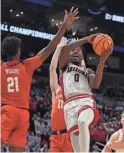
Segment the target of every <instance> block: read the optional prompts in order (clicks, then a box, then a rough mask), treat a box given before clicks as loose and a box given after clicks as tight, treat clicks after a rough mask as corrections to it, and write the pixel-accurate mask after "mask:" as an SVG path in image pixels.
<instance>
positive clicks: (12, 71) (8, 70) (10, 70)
mask: <svg viewBox="0 0 124 153" xmlns="http://www.w3.org/2000/svg"><path fill="white" fill-rule="evenodd" d="M5 72H6V74H19V69H5Z"/></svg>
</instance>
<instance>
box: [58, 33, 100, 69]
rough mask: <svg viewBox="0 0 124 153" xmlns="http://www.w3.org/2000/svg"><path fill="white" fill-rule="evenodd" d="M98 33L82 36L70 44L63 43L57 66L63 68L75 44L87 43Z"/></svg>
mask: <svg viewBox="0 0 124 153" xmlns="http://www.w3.org/2000/svg"><path fill="white" fill-rule="evenodd" d="M98 34H99V33H98ZM98 34H93V35H91V36H87V37H84V38H82V39H80V40H77V41H75V42H73V43H71V44H67V45H65V47H63V49H62V52H61V55H60V59H59V68H60V69H63V68H65V67H66V66H67V65H68V59H69V53H70V51H72V50H73V49H75V48H76V47H77V46H80V45H83V44H85V43H88V42H90V43H91V42H92V41H93V40H94V39H95V37H96V36H97V35H98Z"/></svg>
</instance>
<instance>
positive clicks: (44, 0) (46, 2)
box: [24, 0, 52, 7]
mask: <svg viewBox="0 0 124 153" xmlns="http://www.w3.org/2000/svg"><path fill="white" fill-rule="evenodd" d="M24 1H25V2H29V3H34V4H39V5H43V6H47V7H52V1H51V0H24Z"/></svg>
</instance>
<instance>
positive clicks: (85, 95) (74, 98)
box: [64, 94, 95, 105]
mask: <svg viewBox="0 0 124 153" xmlns="http://www.w3.org/2000/svg"><path fill="white" fill-rule="evenodd" d="M81 98H90V99H92V100H93V101H94V102H95V99H94V98H93V96H92V95H88V94H79V95H74V96H72V97H69V98H67V99H66V100H65V102H64V105H65V104H67V103H68V102H70V101H73V100H76V99H81Z"/></svg>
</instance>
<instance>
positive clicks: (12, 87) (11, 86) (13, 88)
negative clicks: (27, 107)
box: [7, 77, 19, 92]
mask: <svg viewBox="0 0 124 153" xmlns="http://www.w3.org/2000/svg"><path fill="white" fill-rule="evenodd" d="M7 83H8V85H7V89H8V92H19V85H18V77H14V78H13V77H8V78H7Z"/></svg>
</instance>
